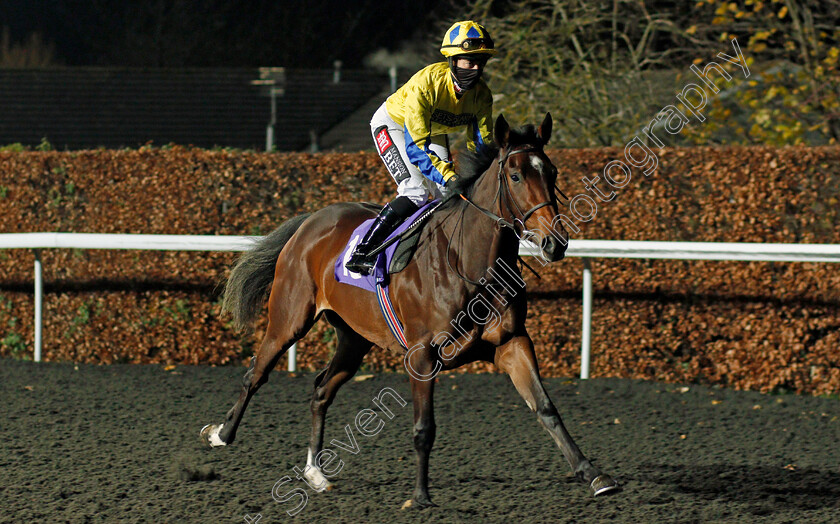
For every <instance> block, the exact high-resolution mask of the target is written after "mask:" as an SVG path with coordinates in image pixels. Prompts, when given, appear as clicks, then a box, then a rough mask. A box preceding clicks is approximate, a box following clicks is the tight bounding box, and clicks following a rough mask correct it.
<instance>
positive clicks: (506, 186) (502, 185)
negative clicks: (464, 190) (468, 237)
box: [446, 145, 568, 285]
mask: <svg viewBox="0 0 840 524" xmlns="http://www.w3.org/2000/svg"><path fill="white" fill-rule="evenodd" d="M542 150H543V148H542V147H537V146H533V145H532V146H528V147H524V148H522V149H513V150H511V149H507V150H506V152H505V154H503V155H499V160H498V165H499V170H498V172H497V173H496V176H497V178H498V180H499V189H498V191H497V192H496V196H495V197H494V198H493V202H492V203H491V206H492V205H494V204H495V203H496V202H497V201H499V206H500V209H501V206H502V203H501V199H505V200H506V203H505V206H506V207H507V210H508V211H510V214H511V215H513V222H514V223H511V222H509V221H507V220H505V219H504V218H503V217H501V216H499V215H497V214H495V213H493V212H492V211H490V210H489V209H485V208H483V207H481V206H479V205H477V204H476V203H475V202H473V201H472V200H470V199H469V198H467V197H466V196H464V195H463V194H462V195H460V197H461V198H462V199H463V200H464V201H465V202H467V204H469V205H471V206H472V207H474V208H476V209H477V210H479V211H481V213H482V214H484V215H486V216H487V217H489V218H490V219H492V220H493V221H494V222H496V227H498V228H500V229H501V228H510V229H511V230H512V231H513V232H514V234H515V235H516V236H517V237H518V238H529V237H531V236H533V233H530V234H529V233H528V230H527V229H525V222H527V221H528V219H529V218H531V215H533V214H534V213H535V212H536V211H537V210H539V209H542V208H544V207H545V206H554V211H555V213H559V212H560V211H559V209H558V208H557V195H556V194H555V193H554V192H553V191H552V193H551V198H550V199H549V200H546V201H545V202H540V203H539V204H536V205H535V206H533V207H532V208H531V209H529V210H528V211H526V212H524V213H523V212H522V209H521V208H520V207H519V205H518V204H517V203H516V199H514V198H513V193H512V192H511V188H510V182H509V181H508V177H507V176H505V173H506V171H505V164H507V161H508V159H509V158H510V157H512V156H513V155H518V154H522V153H534V152H541V151H542ZM553 189H554V190H555V191H557V192H558V193H560V195H562V196H563V198H565V199H566V200H568V197H567V196H566V195H565V194H564V193H563V191H561V190H560V188H558V187H557V184H556V183H555V184H554V185H553ZM511 204H512V205H513V208H511ZM517 213H518V214H519V217H517V216H516V214H517ZM461 220H463V213H462V214H461ZM516 222H518V223H519V224H521V226H522V232H523V233H522V234H520V233H519V232H518V231H517V230H516V225H515V223H516ZM451 245H452V240H451V239H450V242H449V245H448V246H447V253H448V251H449V248H451ZM517 257H518V258H519V260H520V261H521V262H522V263H523V264H524V261H522V259H521V257H519V254H518V251H517ZM446 264H447V266H448V267H449V269H450V270H452V271H453V272H454V273H455V274H456V275H457V276H458V277H459V278H461V279H462V280H464V281H466V282H469V283H470V284H474V285H482V284H481V282H475V281H473V280H471V279H469V278H467V277H466V276H464V275H461V274H460V273H459V272H458V271H456V270H454V269H453V268H452V266H451V264H450V263H449V256H448V254H447V256H446ZM525 265H526V266H527V264H525ZM528 268H529V269H531V268H530V266H528ZM531 271H533V269H531ZM537 276H539V275H537Z"/></svg>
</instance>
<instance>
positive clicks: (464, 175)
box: [458, 125, 542, 196]
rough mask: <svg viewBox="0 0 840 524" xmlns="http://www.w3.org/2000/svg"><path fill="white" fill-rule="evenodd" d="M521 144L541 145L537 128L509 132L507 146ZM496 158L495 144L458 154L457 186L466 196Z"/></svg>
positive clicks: (522, 128) (528, 127) (497, 150)
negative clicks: (458, 178) (458, 179)
mask: <svg viewBox="0 0 840 524" xmlns="http://www.w3.org/2000/svg"><path fill="white" fill-rule="evenodd" d="M523 144H542V139H540V137H539V135H537V128H536V127H534V126H533V125H527V126H522V127H520V128H517V129H511V130H510V133H509V135H508V145H509V146H510V147H516V146H519V145H523ZM498 156H499V146H498V145H496V143H495V142H493V143H491V144H486V145H485V147H483V148H481V149H479V150H477V151H470V150H465V151H463V152H461V153H459V155H458V163H459V169H458V176H459V177H460V178H461V180H460V181H459V186H461V187H462V188H463V189H464V192H465V193H466V194H467V196H469V195H470V194H471V193H472V191H471V190H472V186H473V184H475V182H476V181H477V180H478V178H479V177H480V176H481V175H482V174H484V172H485V171H487V170H488V169H489V168H490V166H491V165H492V164H493V162H494V161H495V160H496V157H498Z"/></svg>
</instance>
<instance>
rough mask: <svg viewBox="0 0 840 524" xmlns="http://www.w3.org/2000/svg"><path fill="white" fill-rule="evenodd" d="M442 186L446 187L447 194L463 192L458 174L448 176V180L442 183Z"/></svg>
mask: <svg viewBox="0 0 840 524" xmlns="http://www.w3.org/2000/svg"><path fill="white" fill-rule="evenodd" d="M443 187H445V188H446V191H447V196H451V195H460V194H462V193H463V192H464V190H463V188H462V187H461V177H459V176H458V175H452V176H451V177H449V180H447V181H446V183H445V184H443Z"/></svg>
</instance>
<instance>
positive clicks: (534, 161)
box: [494, 113, 569, 262]
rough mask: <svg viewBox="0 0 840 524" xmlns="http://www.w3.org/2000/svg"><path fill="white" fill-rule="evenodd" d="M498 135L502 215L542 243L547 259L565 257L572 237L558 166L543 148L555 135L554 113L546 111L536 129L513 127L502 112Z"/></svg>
mask: <svg viewBox="0 0 840 524" xmlns="http://www.w3.org/2000/svg"><path fill="white" fill-rule="evenodd" d="M494 136H495V139H496V144H497V145H498V147H499V155H498V157H497V163H498V166H499V171H498V178H499V190H498V191H499V192H498V194H499V195H500V197H501V198H500V199H499V210H500V212H501V214H502V215H503V216H505V218H507V219H508V220H510V221H511V222H513V224H514V227H515V229H516V233H517V235H519V236H520V237H523V235H524V237H525V238H530V239H531V240H532V241H534V242H535V243H537V244H539V245H540V247H541V249H542V252H543V257H544V258H545V260H548V261H550V262H554V261H557V260H560V259H562V258H563V255H564V253H565V252H566V246H567V244H568V238H569V236H568V233H566V231H565V229H564V228H563V226H562V224H561V223H560V220H559V216H558V215H559V209H558V206H557V195H556V194H555V188H556V185H555V182H556V180H557V168H556V167H554V164H552V163H551V160H549V158H548V157H547V156H546V155H545V152H544V151H543V146H545V144H546V143H548V140H549V138H550V137H551V114H550V113H546V115H545V119H544V120H543V122H542V124H540V126H539V127H538V128H536V129H535V128H534V126H525V127H523V128H520V129H518V130H512V129H511V128H510V126H509V125H508V123H507V121H506V120H505V118H504V117H503V116H501V115H499V117H498V118H497V119H496V124H495V128H494Z"/></svg>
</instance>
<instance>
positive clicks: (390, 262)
mask: <svg viewBox="0 0 840 524" xmlns="http://www.w3.org/2000/svg"><path fill="white" fill-rule="evenodd" d="M437 202H438V201H437V200H434V201H431V202H429V203H427V204H425V205H423V206H422V207H420V209H418V210H417V211H416V212H415V213H414V214H413V215H411V216H410V217H408V218H407V219H406V220H405V221H404V222H403V223H402V224H400V225H399V227H397V229H396V230H394V232H393V233H391V235H390V236H389V237H388V238H387V239H386V240H385V242H388V241H390V240H391V239H392V238H394V237H402V235H403V234H405V233H406V231H407V230H409V228H411V226H412V224H414V222H415V221H416V220H417V219H418V218H420V217H421V216H423V214H424V213H425V212H426V211H428V209H429V208H430V207H431V206H433V205H436V204H437ZM366 207H370V208H372V209H375V210H376V211H378V210H380V209H381V207H379V206H367V205H366ZM373 220H374V219H372V218H371V219H369V220H365V221H364V222H362V223H361V225H359V227H357V228H356V229H355V230H354V231H353V234H352V235H350V241H349V242H348V243H347V246H346V247H345V248H344V250H343V251H342V252H341V255H339V257H338V259H337V260H336V261H335V279H336V281H338V282H340V283H344V284H350V285H353V286H357V287H360V288H362V289H367V290H368V291H375V290H376V285H377V284H380V285H383V286H385V285H387V281H388V275H392V274H394V273H399V272H400V271H402V270H403V269H405V267H406V266H407V265H408V263H409V262H410V261H411V258H412V257H413V256H414V252H415V251H416V250H417V243H418V241H419V240H420V233H421V231H422V230H423V226H424V224H419V225H417V226H416V227H413V228H411V231H409V232H408V233H407V234H406V235H405V236H404V237H402V238H400V239H399V240H397V241H396V242H395V243H393V244H391V245H390V246H388V247H387V248H386V249H385V250H383V251H382V252H381V253H379V255H378V257H377V260H376V264H375V265H374V269H373V271H372V272H371V273H370V274H369V275H360V274H358V273H352V272H350V271H348V270H347V268H345V267H344V264H345V263H346V262H347V260H348V259H349V257H350V255H351V254H352V253H353V250H354V249H355V248H356V244H358V243H359V242H360V241H361V239H362V238H364V236H365V233H367V230H368V229H370V226H371V225H372V224H373Z"/></svg>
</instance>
